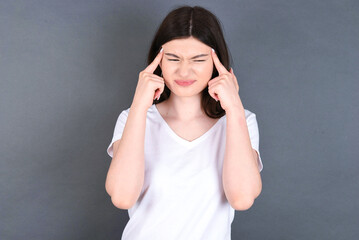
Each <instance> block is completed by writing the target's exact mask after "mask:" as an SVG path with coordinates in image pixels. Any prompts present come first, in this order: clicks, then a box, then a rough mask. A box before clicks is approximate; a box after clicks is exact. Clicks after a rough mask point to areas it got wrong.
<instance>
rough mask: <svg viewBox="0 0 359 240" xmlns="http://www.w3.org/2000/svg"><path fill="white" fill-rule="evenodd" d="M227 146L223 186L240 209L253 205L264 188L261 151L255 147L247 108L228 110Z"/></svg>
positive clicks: (230, 199) (229, 197) (229, 198)
mask: <svg viewBox="0 0 359 240" xmlns="http://www.w3.org/2000/svg"><path fill="white" fill-rule="evenodd" d="M226 115H227V129H226V150H225V156H224V162H223V175H222V180H223V188H224V192H225V194H226V197H227V200H228V201H229V203H230V204H231V206H232V207H233V208H234V209H236V210H247V209H249V208H250V207H251V206H252V204H253V202H254V199H255V198H257V197H258V196H259V194H260V192H261V190H262V180H261V176H260V172H259V168H258V162H257V158H258V155H257V152H256V151H255V150H254V149H253V148H252V145H251V142H250V136H249V132H248V127H247V122H246V118H245V113H244V108H242V107H236V108H232V109H231V110H229V111H228V110H227V111H226Z"/></svg>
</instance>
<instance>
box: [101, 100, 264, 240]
mask: <svg viewBox="0 0 359 240" xmlns="http://www.w3.org/2000/svg"><path fill="white" fill-rule="evenodd" d="M129 111H130V108H128V109H126V110H123V111H122V112H121V114H120V115H119V117H118V119H117V122H116V125H115V130H114V134H113V138H112V141H111V143H110V145H109V146H108V148H107V153H108V155H110V156H111V157H113V143H114V142H115V141H116V140H118V139H120V138H121V136H122V132H123V129H124V126H125V123H126V120H127V117H128V113H129ZM245 116H246V121H247V125H248V130H249V134H250V140H251V144H252V147H253V148H254V149H255V150H257V152H258V155H259V160H258V166H259V170H260V171H262V169H263V164H262V160H261V158H260V154H259V132H258V125H257V120H256V115H255V114H254V113H252V112H250V111H249V110H246V109H245ZM225 145H226V115H224V116H222V117H221V118H220V119H219V120H218V121H217V122H216V123H215V125H213V126H212V127H211V128H210V129H209V130H208V131H207V132H206V133H204V134H203V135H202V136H200V137H199V138H197V139H195V140H193V141H187V140H185V139H183V138H181V137H179V136H178V135H177V134H176V133H175V132H174V131H173V130H172V129H171V128H170V127H169V125H168V124H167V123H166V121H165V120H164V119H163V117H162V116H161V115H160V113H159V111H158V109H157V107H156V106H155V104H153V105H152V106H151V107H150V108H149V109H148V111H147V119H146V131H145V148H144V154H145V179H144V185H143V188H142V191H141V195H140V197H139V199H138V200H137V202H136V203H135V205H134V206H133V207H132V208H130V209H128V214H129V217H130V220H129V221H128V223H127V225H126V227H125V229H124V231H123V234H122V238H121V239H122V240H148V239H156V240H162V239H165V240H182V239H183V240H212V239H213V240H219V239H220V240H230V239H231V224H232V221H233V218H234V213H235V209H233V208H232V207H231V205H230V204H229V202H228V201H227V199H226V196H225V194H224V190H223V185H222V166H223V159H224V153H225Z"/></svg>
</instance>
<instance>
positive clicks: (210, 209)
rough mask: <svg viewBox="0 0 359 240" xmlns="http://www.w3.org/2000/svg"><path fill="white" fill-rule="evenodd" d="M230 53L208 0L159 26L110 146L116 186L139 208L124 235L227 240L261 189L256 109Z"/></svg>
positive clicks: (118, 200) (120, 203)
mask: <svg viewBox="0 0 359 240" xmlns="http://www.w3.org/2000/svg"><path fill="white" fill-rule="evenodd" d="M212 49H213V50H214V52H213V50H212ZM228 56H229V54H228V51H227V46H226V43H225V40H224V37H223V33H222V30H221V27H220V22H219V21H218V19H217V18H216V17H215V15H213V14H212V13H211V12H209V11H208V10H206V9H204V8H202V7H198V6H195V7H190V6H183V7H180V8H177V9H174V10H172V11H171V12H170V13H169V14H168V15H167V16H166V18H165V19H164V20H163V22H162V24H161V25H160V27H159V29H158V30H157V33H156V35H155V37H154V39H153V42H152V45H151V48H150V51H149V54H148V64H149V65H148V66H147V67H146V68H145V69H144V70H143V71H141V72H140V74H139V78H138V83H137V87H136V92H135V94H134V98H133V101H132V104H131V107H130V108H128V109H125V110H123V111H122V112H121V113H120V115H119V117H118V119H117V122H116V125H115V130H114V134H113V138H112V141H111V143H110V145H109V146H108V149H107V152H108V154H109V155H110V156H111V157H112V162H111V165H110V168H109V171H108V174H107V179H106V191H107V192H108V194H109V195H110V196H111V200H112V202H113V204H114V205H115V206H116V207H118V208H121V209H128V213H129V216H130V220H129V222H128V223H127V225H126V227H125V229H124V232H123V235H122V239H125V240H126V239H130V240H138V239H146V240H148V239H151V240H152V239H154V240H158V239H176V240H178V239H186V240H188V239H190V240H195V239H206V240H210V239H215V240H218V239H221V240H223V239H226V240H227V239H230V238H231V223H232V221H233V218H234V212H235V210H246V209H248V208H250V207H251V206H252V204H253V202H254V199H255V198H256V197H258V195H259V194H260V192H261V188H262V182H261V176H260V171H261V170H262V168H263V165H262V161H261V158H260V155H259V150H258V147H259V133H258V126H257V121H256V115H255V114H254V113H253V112H250V111H249V110H247V109H244V107H243V105H242V102H241V99H240V97H239V95H238V90H239V87H238V83H237V78H236V76H235V74H234V71H233V69H230V67H229V57H228Z"/></svg>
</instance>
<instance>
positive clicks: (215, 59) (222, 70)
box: [212, 51, 228, 74]
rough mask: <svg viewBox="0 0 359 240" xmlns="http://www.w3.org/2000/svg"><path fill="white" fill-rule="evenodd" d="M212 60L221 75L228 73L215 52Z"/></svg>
mask: <svg viewBox="0 0 359 240" xmlns="http://www.w3.org/2000/svg"><path fill="white" fill-rule="evenodd" d="M212 58H213V62H214V65H215V66H216V69H217V71H218V73H219V74H222V73H228V71H227V69H226V68H225V67H224V66H223V65H222V63H221V61H220V60H219V58H218V56H217V54H216V53H215V52H214V51H212Z"/></svg>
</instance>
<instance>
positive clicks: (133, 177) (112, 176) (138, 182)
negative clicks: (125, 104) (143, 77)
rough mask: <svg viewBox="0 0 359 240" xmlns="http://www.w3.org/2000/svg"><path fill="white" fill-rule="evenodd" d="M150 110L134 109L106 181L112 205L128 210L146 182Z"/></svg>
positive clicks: (118, 144)
mask: <svg viewBox="0 0 359 240" xmlns="http://www.w3.org/2000/svg"><path fill="white" fill-rule="evenodd" d="M146 116H147V110H145V109H143V108H136V107H134V106H131V108H130V111H129V114H128V118H127V122H126V125H125V127H124V130H123V134H122V138H121V139H120V140H118V141H116V142H115V143H114V148H113V153H114V154H113V158H112V161H111V165H110V167H109V170H108V173H107V178H106V184H105V185H106V191H107V193H108V194H109V195H110V196H111V200H112V203H113V204H114V205H115V206H116V207H118V208H121V209H128V208H131V206H132V205H133V204H134V203H135V202H136V201H137V199H138V197H139V195H140V193H141V190H142V186H143V182H144V174H145V171H144V168H145V166H144V165H145V163H144V140H145V128H146Z"/></svg>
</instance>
